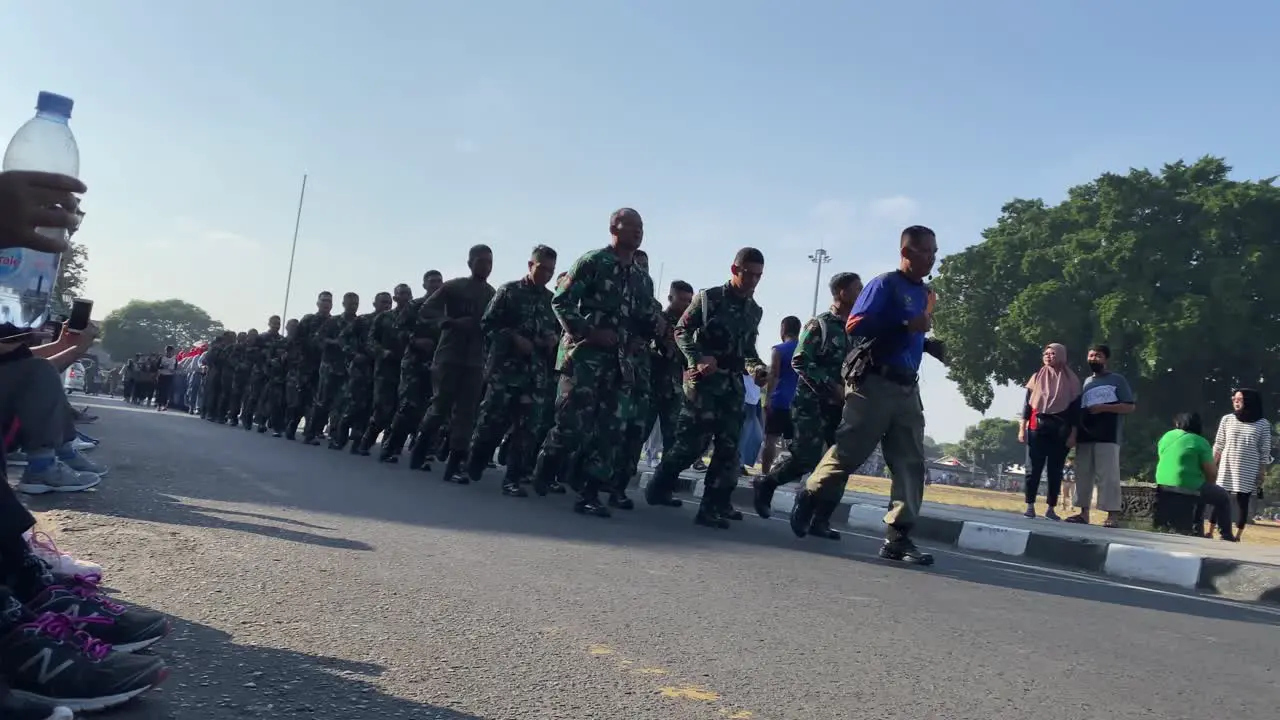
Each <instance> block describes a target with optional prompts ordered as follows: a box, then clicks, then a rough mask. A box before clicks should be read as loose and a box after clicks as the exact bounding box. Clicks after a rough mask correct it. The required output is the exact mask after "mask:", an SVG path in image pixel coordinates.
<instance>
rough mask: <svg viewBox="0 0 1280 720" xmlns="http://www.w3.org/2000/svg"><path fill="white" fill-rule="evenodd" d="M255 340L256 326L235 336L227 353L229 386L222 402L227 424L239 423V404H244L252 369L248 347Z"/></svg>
mask: <svg viewBox="0 0 1280 720" xmlns="http://www.w3.org/2000/svg"><path fill="white" fill-rule="evenodd" d="M257 341H258V331H257V329H256V328H252V329H250V330H249V332H247V333H243V332H242V333H240V334H239V335H237V336H236V344H235V347H234V348H232V349H231V352H230V353H229V354H228V361H227V365H228V366H229V367H230V368H231V386H230V387H229V388H227V397H226V402H225V403H224V407H225V408H226V413H227V417H226V422H227V424H228V425H233V426H234V425H238V424H239V423H240V406H241V405H243V404H244V394H245V393H246V392H247V391H248V390H249V375H250V373H251V371H252V367H251V366H250V365H249V361H250V357H249V347H250V345H251V344H253V343H256V342H257Z"/></svg>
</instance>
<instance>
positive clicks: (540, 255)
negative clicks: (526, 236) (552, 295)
mask: <svg viewBox="0 0 1280 720" xmlns="http://www.w3.org/2000/svg"><path fill="white" fill-rule="evenodd" d="M555 274H556V251H555V250H553V249H552V248H550V247H548V246H546V245H539V246H537V247H535V248H534V249H533V254H532V255H530V256H529V280H531V281H532V282H533V283H534V284H535V285H538V286H543V285H546V284H547V283H549V282H551V278H552V277H554V276H555Z"/></svg>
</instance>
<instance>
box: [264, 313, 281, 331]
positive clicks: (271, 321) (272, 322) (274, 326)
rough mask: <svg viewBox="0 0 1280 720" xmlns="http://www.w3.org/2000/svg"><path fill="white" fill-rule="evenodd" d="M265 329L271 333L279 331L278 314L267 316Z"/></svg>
mask: <svg viewBox="0 0 1280 720" xmlns="http://www.w3.org/2000/svg"><path fill="white" fill-rule="evenodd" d="M267 329H268V330H270V331H271V332H273V333H278V332H280V316H279V315H272V316H271V317H269V318H267Z"/></svg>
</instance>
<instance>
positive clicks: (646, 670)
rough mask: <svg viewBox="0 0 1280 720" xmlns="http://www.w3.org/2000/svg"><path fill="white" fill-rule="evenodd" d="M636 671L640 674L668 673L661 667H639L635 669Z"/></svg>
mask: <svg viewBox="0 0 1280 720" xmlns="http://www.w3.org/2000/svg"><path fill="white" fill-rule="evenodd" d="M636 672H637V673H639V674H641V675H666V674H668V673H667V671H666V670H663V669H662V668H640V669H639V670H637V671H636Z"/></svg>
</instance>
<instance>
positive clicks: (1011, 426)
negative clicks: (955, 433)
mask: <svg viewBox="0 0 1280 720" xmlns="http://www.w3.org/2000/svg"><path fill="white" fill-rule="evenodd" d="M959 451H960V454H959V458H960V460H962V461H964V462H970V461H972V462H973V463H974V464H975V465H977V466H978V467H979V468H982V469H984V470H989V471H992V472H998V471H999V469H1000V468H1002V467H1005V466H1006V465H1021V464H1023V463H1024V462H1026V450H1025V446H1024V445H1023V444H1022V443H1020V442H1018V422H1017V421H1016V420H1006V419H1004V418H983V419H982V421H981V422H979V423H978V424H977V425H970V426H969V427H967V428H965V429H964V439H963V440H961V441H960V447H959Z"/></svg>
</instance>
